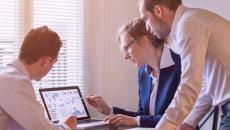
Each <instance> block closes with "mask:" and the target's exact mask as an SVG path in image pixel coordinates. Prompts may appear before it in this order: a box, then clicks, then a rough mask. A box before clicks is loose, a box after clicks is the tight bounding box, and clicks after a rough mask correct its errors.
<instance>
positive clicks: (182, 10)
mask: <svg viewBox="0 0 230 130" xmlns="http://www.w3.org/2000/svg"><path fill="white" fill-rule="evenodd" d="M188 9H189V8H188V7H186V6H184V5H180V6H179V7H178V8H177V10H176V14H175V17H174V19H173V23H172V29H171V33H170V37H174V36H175V35H176V29H177V25H178V23H179V21H180V19H181V17H182V16H183V14H184V13H185V11H187V10H188Z"/></svg>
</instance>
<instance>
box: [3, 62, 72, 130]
mask: <svg viewBox="0 0 230 130" xmlns="http://www.w3.org/2000/svg"><path fill="white" fill-rule="evenodd" d="M0 130H70V128H68V127H67V126H66V125H53V124H51V123H49V122H48V120H47V119H46V118H45V115H44V109H43V107H42V105H41V104H40V103H39V102H38V101H37V99H36V96H35V92H34V89H33V86H32V83H31V79H30V76H29V74H28V71H27V70H26V68H25V67H24V66H23V64H22V63H21V62H20V61H19V60H15V61H14V62H13V63H11V64H8V65H7V66H6V67H4V68H2V69H0Z"/></svg>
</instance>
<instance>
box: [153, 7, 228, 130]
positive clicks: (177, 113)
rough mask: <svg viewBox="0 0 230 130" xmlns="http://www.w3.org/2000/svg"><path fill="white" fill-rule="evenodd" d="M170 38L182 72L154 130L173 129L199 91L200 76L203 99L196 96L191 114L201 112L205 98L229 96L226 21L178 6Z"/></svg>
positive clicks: (215, 100)
mask: <svg viewBox="0 0 230 130" xmlns="http://www.w3.org/2000/svg"><path fill="white" fill-rule="evenodd" d="M170 37H171V38H172V39H174V41H176V44H177V46H178V48H179V49H180V50H179V51H180V56H181V64H182V75H181V82H180V85H179V88H178V90H177V92H176V95H175V97H174V99H173V101H172V103H171V104H170V106H169V108H168V109H167V110H166V113H165V114H164V116H163V117H162V118H161V120H160V122H159V123H158V125H157V126H156V128H157V129H158V130H175V129H176V127H177V126H178V125H179V124H180V123H182V122H183V120H184V119H185V117H186V116H187V114H188V113H189V112H190V111H191V109H192V108H193V105H194V103H195V101H196V99H197V96H198V94H199V92H200V90H201V86H202V78H204V79H205V81H206V86H205V87H204V90H202V93H201V95H206V96H200V97H202V99H203V100H202V99H200V98H199V100H198V102H200V103H197V104H198V105H196V106H195V107H196V108H194V109H196V110H195V111H193V112H194V113H196V112H198V113H196V114H198V115H202V113H203V112H201V109H202V108H203V110H206V109H207V108H208V107H210V106H209V105H208V106H207V108H205V106H204V105H203V104H204V101H207V100H209V98H211V100H209V102H210V101H211V104H212V105H213V106H216V105H222V104H223V103H225V102H227V101H228V100H229V99H230V87H229V84H230V50H229V48H230V22H229V21H227V20H226V19H224V18H222V17H220V16H218V15H216V14H214V13H211V12H209V11H206V10H202V9H192V8H187V7H185V6H182V5H181V6H180V7H178V9H177V11H176V15H175V18H174V20H173V24H172V30H171V34H170ZM201 106H203V107H201ZM199 108H200V109H199ZM191 120H193V121H194V119H191V118H190V122H191Z"/></svg>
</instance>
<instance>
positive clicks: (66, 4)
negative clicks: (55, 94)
mask: <svg viewBox="0 0 230 130" xmlns="http://www.w3.org/2000/svg"><path fill="white" fill-rule="evenodd" d="M32 7H33V26H34V27H37V26H41V25H48V26H49V27H50V28H51V29H53V30H55V31H56V32H57V33H58V34H59V35H60V37H61V40H62V42H63V46H62V48H61V50H60V52H59V57H58V62H57V63H56V64H55V65H54V68H53V69H52V70H51V71H50V72H49V73H48V75H47V76H46V77H45V78H43V79H42V80H41V81H39V82H33V83H34V86H35V90H37V88H40V87H63V86H73V85H77V86H79V87H80V89H81V90H82V91H83V87H84V86H85V81H84V72H85V71H84V70H85V66H84V65H85V64H84V61H85V58H84V51H83V49H84V44H83V0H34V1H33V6H32Z"/></svg>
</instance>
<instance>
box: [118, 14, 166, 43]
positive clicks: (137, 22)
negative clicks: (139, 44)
mask: <svg viewBox="0 0 230 130" xmlns="http://www.w3.org/2000/svg"><path fill="white" fill-rule="evenodd" d="M123 33H128V34H129V35H130V37H131V38H132V39H138V38H140V37H142V36H147V37H148V38H149V40H150V41H151V43H152V44H153V45H154V46H155V47H162V46H163V45H164V44H165V41H164V40H162V39H158V38H157V37H156V36H154V35H153V34H151V33H150V32H149V31H147V30H146V25H145V21H144V20H143V19H141V18H139V17H137V18H135V19H133V20H132V21H130V22H129V23H127V24H124V25H122V26H121V27H120V29H119V31H118V41H119V42H120V43H121V35H122V34H123Z"/></svg>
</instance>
